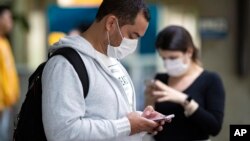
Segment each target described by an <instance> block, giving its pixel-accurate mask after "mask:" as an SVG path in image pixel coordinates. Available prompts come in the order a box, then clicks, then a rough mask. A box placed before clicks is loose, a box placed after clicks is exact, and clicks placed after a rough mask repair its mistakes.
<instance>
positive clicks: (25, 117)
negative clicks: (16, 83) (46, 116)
mask: <svg viewBox="0 0 250 141" xmlns="http://www.w3.org/2000/svg"><path fill="white" fill-rule="evenodd" d="M56 55H62V56H63V57H65V58H66V59H67V60H68V61H69V62H70V63H71V65H72V66H73V67H74V69H75V71H76V72H77V74H78V76H79V79H80V81H81V83H82V87H83V91H84V98H86V96H87V94H88V89H89V78H88V75H87V70H86V68H85V64H84V62H83V60H82V59H81V57H80V56H79V54H78V53H77V52H76V51H75V50H74V49H72V48H69V47H63V48H61V49H58V50H56V51H55V52H54V53H53V54H51V55H50V56H49V58H51V57H53V56H56ZM47 61H48V60H47ZM47 61H46V62H44V63H42V64H41V65H40V66H39V67H38V68H37V69H36V71H35V72H34V73H33V74H32V75H31V76H30V78H29V88H28V92H27V94H26V98H25V100H24V102H23V104H22V107H21V110H20V112H19V114H18V117H17V125H16V128H15V130H14V135H13V140H14V141H47V139H46V136H45V132H44V128H43V123H42V85H41V84H42V82H41V78H42V72H43V69H44V66H45V65H46V63H47Z"/></svg>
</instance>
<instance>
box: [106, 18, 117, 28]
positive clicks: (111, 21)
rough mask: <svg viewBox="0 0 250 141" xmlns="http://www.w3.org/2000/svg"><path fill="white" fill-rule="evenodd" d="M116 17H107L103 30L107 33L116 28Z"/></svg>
mask: <svg viewBox="0 0 250 141" xmlns="http://www.w3.org/2000/svg"><path fill="white" fill-rule="evenodd" d="M116 24H117V23H116V17H115V16H114V15H108V16H107V18H106V21H105V28H106V30H107V31H110V30H114V29H115V26H116Z"/></svg>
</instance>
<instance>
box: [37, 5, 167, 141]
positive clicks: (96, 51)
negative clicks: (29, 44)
mask: <svg viewBox="0 0 250 141" xmlns="http://www.w3.org/2000/svg"><path fill="white" fill-rule="evenodd" d="M149 20H150V15H149V11H148V8H147V7H146V5H145V3H144V1H143V0H103V2H102V4H101V6H100V8H99V10H98V13H97V16H96V20H95V21H94V23H93V24H92V25H91V26H90V27H89V28H88V29H87V30H86V31H85V32H84V33H82V34H81V36H71V37H70V36H69V37H65V38H62V39H61V40H60V41H59V42H58V43H56V44H55V45H54V46H53V47H52V48H51V50H50V52H54V51H55V50H57V49H59V48H62V47H71V48H73V49H75V50H76V51H77V52H78V53H79V55H80V56H81V58H82V60H83V61H84V63H85V66H86V69H87V72H88V77H89V93H88V95H87V97H86V98H85V99H84V95H83V93H84V92H83V89H82V85H81V81H80V79H79V78H78V75H77V73H76V71H75V70H74V68H73V66H72V65H71V64H70V63H69V62H68V61H67V60H66V59H65V58H64V57H62V56H54V57H52V58H51V59H50V60H49V61H48V63H47V64H46V66H45V68H44V71H43V75H42V91H43V93H42V115H43V117H42V119H43V125H44V130H45V134H46V137H47V140H48V141H141V139H142V135H143V134H142V133H146V132H148V133H153V134H156V133H157V131H160V130H162V125H163V124H164V121H163V122H162V123H157V122H154V121H152V120H150V119H149V118H153V117H156V116H159V115H161V114H160V113H157V112H155V111H154V109H153V108H152V107H147V108H146V109H145V110H144V112H141V113H140V112H137V111H136V109H135V105H136V103H135V101H136V100H135V91H134V87H133V84H132V81H131V79H130V77H129V75H128V73H127V71H126V70H125V69H124V67H123V66H122V65H121V63H120V62H119V60H120V59H122V58H124V57H126V56H127V55H129V54H131V53H132V52H133V51H134V50H135V49H136V47H137V42H138V38H140V37H142V36H143V35H144V34H145V32H146V29H147V27H148V23H149ZM79 65H80V64H79Z"/></svg>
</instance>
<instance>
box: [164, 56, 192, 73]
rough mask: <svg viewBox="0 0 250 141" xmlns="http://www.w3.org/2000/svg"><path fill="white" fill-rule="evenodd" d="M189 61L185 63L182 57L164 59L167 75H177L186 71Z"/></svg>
mask: <svg viewBox="0 0 250 141" xmlns="http://www.w3.org/2000/svg"><path fill="white" fill-rule="evenodd" d="M189 64H190V63H187V64H185V63H184V62H183V59H182V58H178V59H166V60H165V61H164V66H165V68H166V70H167V73H168V75H169V76H172V77H178V76H181V75H183V74H184V73H186V72H187V70H188V67H189Z"/></svg>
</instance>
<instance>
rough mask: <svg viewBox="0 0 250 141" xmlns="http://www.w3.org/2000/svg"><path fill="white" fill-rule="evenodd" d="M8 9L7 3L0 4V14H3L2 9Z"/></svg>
mask: <svg viewBox="0 0 250 141" xmlns="http://www.w3.org/2000/svg"><path fill="white" fill-rule="evenodd" d="M6 10H10V7H9V6H7V5H0V16H1V15H2V14H3V12H4V11H6Z"/></svg>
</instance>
